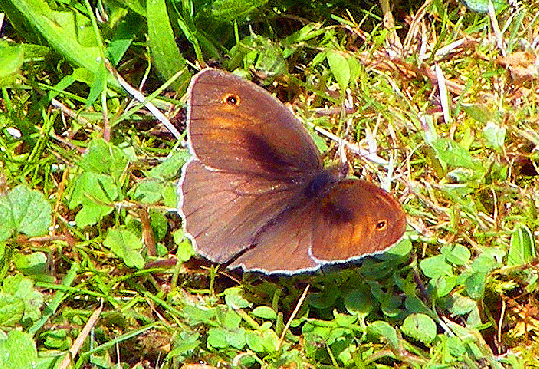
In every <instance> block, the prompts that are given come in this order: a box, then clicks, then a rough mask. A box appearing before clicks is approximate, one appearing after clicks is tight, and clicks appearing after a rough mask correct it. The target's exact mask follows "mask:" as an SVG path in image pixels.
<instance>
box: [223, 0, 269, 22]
mask: <svg viewBox="0 0 539 369" xmlns="http://www.w3.org/2000/svg"><path fill="white" fill-rule="evenodd" d="M267 2H268V0H244V1H237V0H215V1H214V2H213V4H212V16H213V18H215V19H221V20H223V21H225V22H231V21H233V20H234V19H238V18H244V17H246V16H247V15H248V14H249V13H251V12H252V11H255V10H256V9H257V8H260V7H262V6H263V5H264V4H266V3H267Z"/></svg>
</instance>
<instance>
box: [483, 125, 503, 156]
mask: <svg viewBox="0 0 539 369" xmlns="http://www.w3.org/2000/svg"><path fill="white" fill-rule="evenodd" d="M506 133H507V129H506V128H504V127H500V126H499V125H497V124H496V123H493V122H488V123H487V125H486V126H485V128H483V135H484V136H485V139H486V140H487V146H488V147H490V148H492V149H494V150H496V151H501V149H502V148H503V145H504V143H505V135H506Z"/></svg>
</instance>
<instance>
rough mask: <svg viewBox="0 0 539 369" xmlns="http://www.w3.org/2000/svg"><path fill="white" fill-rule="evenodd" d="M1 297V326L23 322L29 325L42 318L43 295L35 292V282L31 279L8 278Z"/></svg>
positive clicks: (17, 276) (21, 277)
mask: <svg viewBox="0 0 539 369" xmlns="http://www.w3.org/2000/svg"><path fill="white" fill-rule="evenodd" d="M0 295H1V296H2V298H1V299H0V300H1V302H0V316H1V317H0V324H1V325H12V324H13V323H23V322H24V323H25V324H28V323H31V322H29V321H35V320H37V319H39V317H40V316H41V311H40V308H41V305H43V295H42V294H41V293H40V292H38V291H36V290H35V288H34V282H33V281H32V280H31V279H30V278H27V277H24V276H23V275H22V274H17V275H14V276H8V277H6V278H5V279H4V281H3V283H2V290H1V293H0ZM21 309H22V310H21ZM10 314H11V315H12V316H10Z"/></svg>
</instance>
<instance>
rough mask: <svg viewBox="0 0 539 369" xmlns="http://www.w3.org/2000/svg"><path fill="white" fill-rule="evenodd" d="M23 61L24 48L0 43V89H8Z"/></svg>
mask: <svg viewBox="0 0 539 369" xmlns="http://www.w3.org/2000/svg"><path fill="white" fill-rule="evenodd" d="M23 60H24V48H23V47H22V46H21V45H14V46H10V45H8V44H7V43H6V42H0V87H2V88H3V87H9V86H10V85H11V84H12V83H13V82H15V78H16V77H17V75H18V74H19V70H20V68H21V67H22V63H23Z"/></svg>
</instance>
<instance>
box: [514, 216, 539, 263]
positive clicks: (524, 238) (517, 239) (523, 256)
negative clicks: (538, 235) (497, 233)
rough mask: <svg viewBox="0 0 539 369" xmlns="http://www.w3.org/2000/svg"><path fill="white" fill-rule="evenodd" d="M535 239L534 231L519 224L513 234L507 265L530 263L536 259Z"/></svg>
mask: <svg viewBox="0 0 539 369" xmlns="http://www.w3.org/2000/svg"><path fill="white" fill-rule="evenodd" d="M535 255H536V252H535V241H534V237H533V233H532V231H531V230H530V229H529V228H528V227H526V226H525V225H518V226H517V227H516V228H515V230H514V231H513V234H512V235H511V243H510V246H509V252H508V253H507V265H508V266H516V265H523V264H526V263H530V262H532V261H533V259H535Z"/></svg>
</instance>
